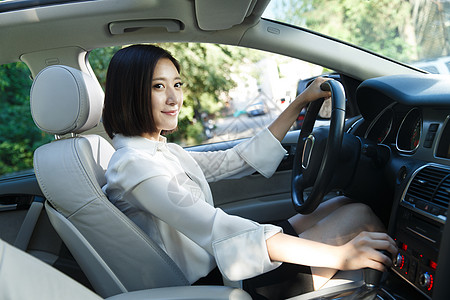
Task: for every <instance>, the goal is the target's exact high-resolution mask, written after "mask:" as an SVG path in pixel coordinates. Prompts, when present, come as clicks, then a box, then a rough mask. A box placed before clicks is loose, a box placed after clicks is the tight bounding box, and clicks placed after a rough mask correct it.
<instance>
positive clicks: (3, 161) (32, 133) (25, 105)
mask: <svg viewBox="0 0 450 300" xmlns="http://www.w3.org/2000/svg"><path fill="white" fill-rule="evenodd" d="M31 83H32V81H31V79H30V72H29V70H28V68H27V66H26V65H25V64H24V63H11V64H6V65H2V66H0V175H3V174H6V173H12V172H17V171H20V170H24V169H30V168H33V152H34V150H35V149H36V148H37V147H39V146H40V145H42V144H43V143H45V142H48V141H50V140H51V139H52V137H51V136H50V135H48V134H45V133H43V132H41V131H40V130H39V129H38V128H37V127H36V125H35V124H34V122H33V120H32V117H31V112H30V96H29V93H30V88H31Z"/></svg>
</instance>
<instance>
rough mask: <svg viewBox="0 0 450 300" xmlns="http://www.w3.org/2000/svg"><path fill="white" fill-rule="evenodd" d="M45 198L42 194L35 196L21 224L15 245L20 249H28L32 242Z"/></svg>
mask: <svg viewBox="0 0 450 300" xmlns="http://www.w3.org/2000/svg"><path fill="white" fill-rule="evenodd" d="M44 201H45V198H43V197H40V196H34V199H33V202H32V203H31V206H30V208H29V209H28V212H27V214H26V216H25V219H24V220H23V223H22V226H20V229H19V233H18V234H17V237H16V240H15V241H14V246H15V247H16V248H19V249H20V250H23V251H26V250H27V248H28V244H29V243H30V239H31V235H32V234H33V231H34V228H35V227H36V223H37V221H38V219H39V216H40V215H41V212H42V208H43V207H44Z"/></svg>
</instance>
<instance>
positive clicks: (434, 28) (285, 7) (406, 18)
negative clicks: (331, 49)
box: [263, 0, 450, 74]
mask: <svg viewBox="0 0 450 300" xmlns="http://www.w3.org/2000/svg"><path fill="white" fill-rule="evenodd" d="M449 13H450V0H435V1H431V0H428V1H427V0H303V1H299V0H273V1H271V3H270V4H269V6H268V8H267V9H266V12H265V14H264V16H263V17H265V18H268V19H273V20H277V21H281V22H285V23H290V24H293V25H297V26H300V27H303V28H306V29H309V30H313V31H315V32H319V33H321V34H325V35H327V36H330V37H333V38H336V39H339V40H343V41H346V42H349V43H351V44H353V45H356V46H359V47H362V48H365V49H368V50H371V51H373V52H376V53H378V54H381V55H384V56H386V57H389V58H392V59H395V60H398V61H401V62H404V63H408V64H411V65H413V66H416V67H418V68H422V69H424V70H425V71H428V72H430V73H444V74H450V71H449V67H450V56H449V55H450V45H449V42H448V40H449V26H450V14H449Z"/></svg>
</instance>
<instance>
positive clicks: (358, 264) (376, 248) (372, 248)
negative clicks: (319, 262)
mask: <svg viewBox="0 0 450 300" xmlns="http://www.w3.org/2000/svg"><path fill="white" fill-rule="evenodd" d="M338 248H339V250H338V251H339V255H338V256H339V257H340V259H341V265H340V266H338V268H339V269H340V270H357V269H362V268H371V269H376V270H379V271H385V270H386V267H390V266H391V265H392V260H391V259H390V258H389V257H388V256H386V255H385V254H383V253H382V252H381V250H386V251H388V252H390V253H391V254H392V255H393V256H395V255H397V252H398V248H397V246H396V244H395V242H394V240H393V239H392V238H391V237H390V236H389V235H387V234H386V233H381V232H365V231H363V232H361V233H360V234H358V235H357V236H356V237H355V238H353V239H352V240H350V241H349V242H347V243H346V244H344V245H342V246H338Z"/></svg>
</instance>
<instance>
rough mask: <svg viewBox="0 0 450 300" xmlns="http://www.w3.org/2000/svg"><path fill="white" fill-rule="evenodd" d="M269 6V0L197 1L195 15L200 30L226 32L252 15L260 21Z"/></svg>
mask: <svg viewBox="0 0 450 300" xmlns="http://www.w3.org/2000/svg"><path fill="white" fill-rule="evenodd" d="M268 4H269V0H259V1H258V0H227V1H224V0H195V14H196V17H197V23H198V26H199V27H200V29H202V30H207V31H212V30H224V29H229V28H231V27H233V26H234V25H238V24H241V23H242V22H243V21H244V20H245V18H247V17H249V16H250V15H252V14H254V15H255V16H256V17H257V18H258V19H259V18H260V17H261V15H262V13H263V12H264V9H265V8H266V6H267V5H268Z"/></svg>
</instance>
